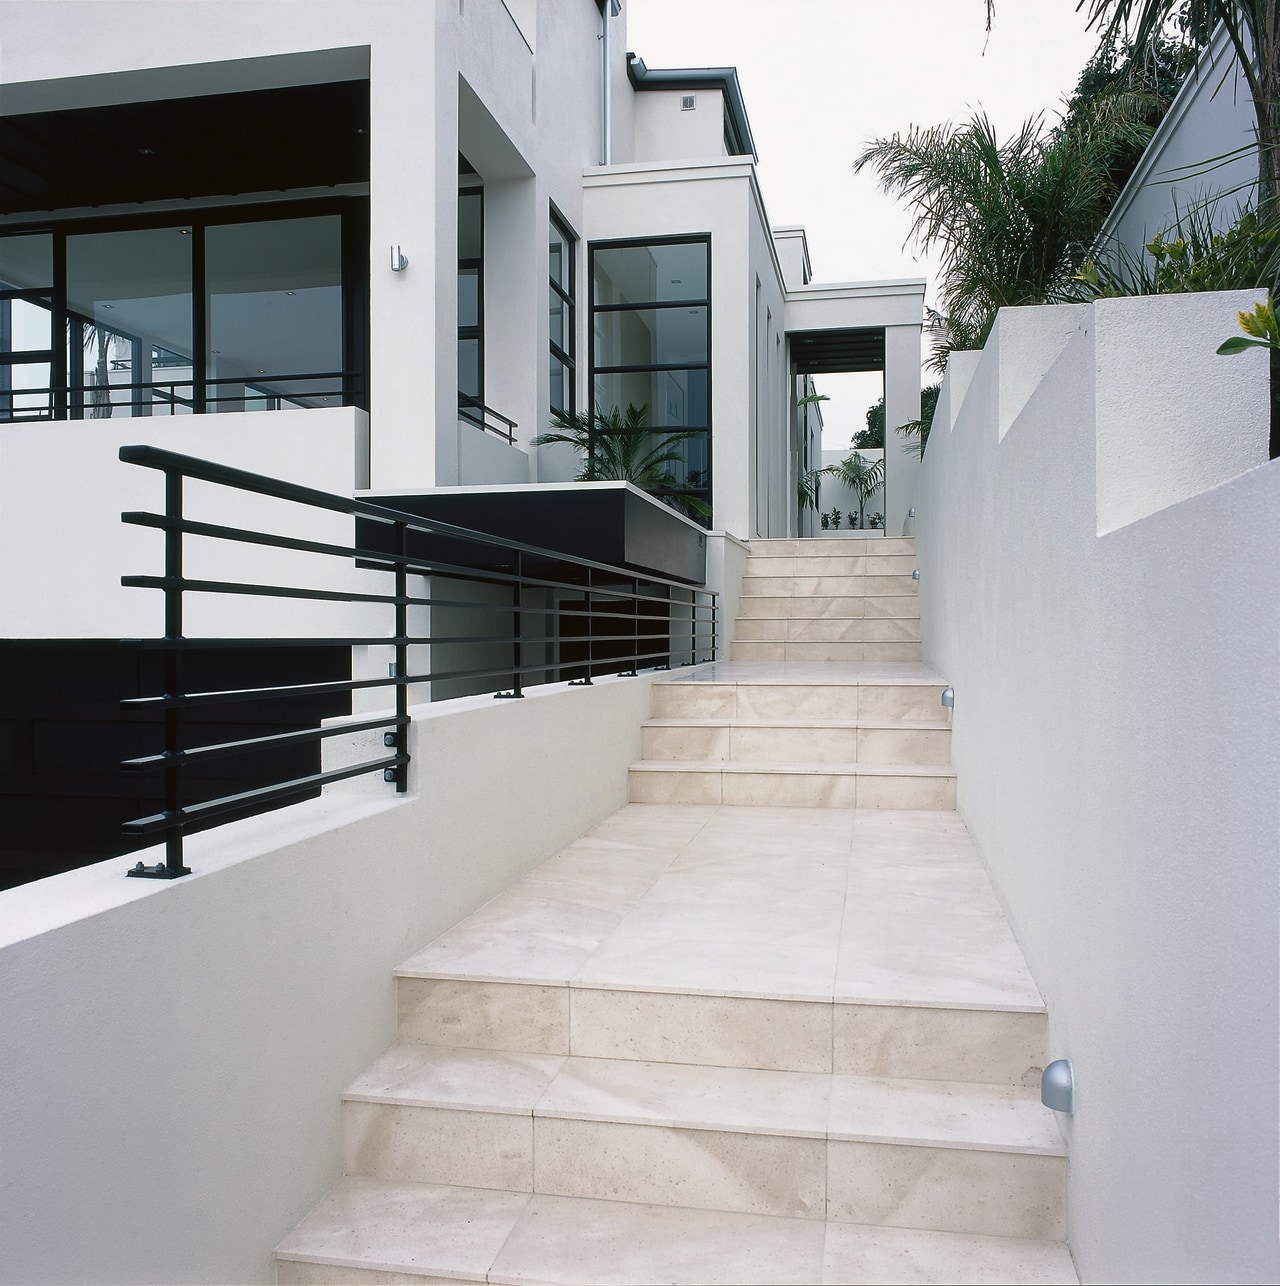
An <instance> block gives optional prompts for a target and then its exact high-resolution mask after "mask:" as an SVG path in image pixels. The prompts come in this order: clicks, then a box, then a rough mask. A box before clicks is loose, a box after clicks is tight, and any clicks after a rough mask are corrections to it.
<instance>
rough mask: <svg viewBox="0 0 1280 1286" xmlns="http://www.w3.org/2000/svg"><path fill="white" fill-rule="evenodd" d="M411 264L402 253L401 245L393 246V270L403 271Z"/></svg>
mask: <svg viewBox="0 0 1280 1286" xmlns="http://www.w3.org/2000/svg"><path fill="white" fill-rule="evenodd" d="M408 266H409V261H408V259H406V258H405V257H404V255H402V254H401V253H400V247H399V246H392V247H391V271H392V272H403V271H404V270H405V269H406V268H407V267H408Z"/></svg>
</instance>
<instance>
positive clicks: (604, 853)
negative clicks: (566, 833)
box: [524, 840, 678, 898]
mask: <svg viewBox="0 0 1280 1286" xmlns="http://www.w3.org/2000/svg"><path fill="white" fill-rule="evenodd" d="M676 852H678V850H675V849H672V848H670V847H663V848H642V847H640V846H638V845H626V844H621V843H618V842H616V841H615V842H609V841H603V840H602V841H601V842H600V843H599V844H591V843H587V842H585V841H583V840H578V841H575V842H574V843H573V844H571V845H569V847H568V848H566V849H564V850H563V851H562V852H560V853H557V854H556V856H555V857H552V858H548V859H547V861H545V862H543V864H542V865H541V866H539V867H537V868H536V869H535V870H534V871H533V872H532V873H531V874H530V875H528V876H527V877H526V878H525V880H524V887H526V888H531V887H533V886H534V885H539V886H543V887H547V888H561V889H565V890H572V891H574V892H577V891H580V890H583V891H584V890H587V889H592V890H596V891H599V892H604V893H607V894H608V895H610V896H612V897H620V898H621V897H630V898H635V897H639V896H640V895H641V894H642V893H643V892H644V891H645V889H647V888H648V887H649V885H650V884H652V883H653V881H654V880H655V879H657V877H658V876H659V875H661V874H662V872H663V871H664V870H666V868H667V867H668V866H670V865H671V863H672V861H673V860H674V857H675V854H676Z"/></svg>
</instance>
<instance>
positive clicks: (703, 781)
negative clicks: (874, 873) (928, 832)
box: [629, 759, 956, 809]
mask: <svg viewBox="0 0 1280 1286" xmlns="http://www.w3.org/2000/svg"><path fill="white" fill-rule="evenodd" d="M629 777H630V785H631V800H632V802H633V803H638V804H738V805H743V806H747V807H774V808H894V809H954V808H955V806H956V778H955V773H954V771H953V770H952V769H951V767H950V766H949V765H946V764H859V763H844V764H835V763H814V762H810V763H804V762H796V763H786V762H777V761H774V762H769V763H763V762H757V763H732V762H725V763H718V762H717V763H708V762H706V761H704V760H675V759H662V760H641V761H640V762H638V763H634V764H632V765H631V767H630V769H629Z"/></svg>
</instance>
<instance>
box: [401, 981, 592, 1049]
mask: <svg viewBox="0 0 1280 1286" xmlns="http://www.w3.org/2000/svg"><path fill="white" fill-rule="evenodd" d="M402 968H403V969H405V970H407V971H408V972H409V973H410V974H411V973H412V970H413V961H412V960H409V961H407V962H406V963H405V965H403V966H402ZM396 993H397V997H398V999H399V1009H400V1029H399V1030H400V1039H401V1040H412V1041H421V1042H422V1043H423V1044H426V1045H451V1046H462V1047H464V1048H467V1049H508V1050H514V1051H517V1052H529V1053H539V1054H567V1053H568V1052H569V989H568V987H542V986H525V985H521V984H519V983H500V982H466V981H460V980H456V979H452V978H443V979H440V978H414V977H412V976H408V977H406V976H400V977H398V978H397V982H396Z"/></svg>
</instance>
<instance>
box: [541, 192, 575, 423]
mask: <svg viewBox="0 0 1280 1286" xmlns="http://www.w3.org/2000/svg"><path fill="white" fill-rule="evenodd" d="M549 226H550V227H551V229H552V231H553V232H555V233H556V234H557V235H558V236H559V238H560V240H561V241H562V242H563V243H564V246H565V258H566V260H567V262H566V263H565V266H564V274H563V275H564V278H565V280H566V281H567V282H568V283H569V289H568V290H565V288H564V287H563V286H562V285H561V284H560V282H558V281H556V279H555V278H554V277H553V276H552V275H551V269H550V263H548V267H547V282H548V285H549V287H550V289H551V291H553V292H554V293H555V294H556V295H558V296H559V298H560V304H561V307H562V309H563V315H564V336H565V339H566V340H567V341H568V342H567V344H565V345H563V346H562V345H560V344H557V343H556V341H555V339H554V338H549V348H550V350H551V360H552V361H553V362H559V363H560V365H561V366H562V367H563V368H564V384H565V386H566V387H567V388H568V390H569V399H568V400H569V405H568V406H565V407H558V406H556V405H555V404H554V403H553V402H552V400H551V390H550V389H548V390H547V406H548V409H549V410H550V412H551V413H552V414H553V415H554V414H555V413H556V412H557V411H562V412H563V413H564V414H566V415H573V414H575V413H576V411H577V409H578V372H577V363H576V361H575V360H574V353H575V352H576V351H577V341H578V319H577V302H576V298H577V284H578V279H577V275H576V274H577V270H578V251H577V245H578V238H577V237H576V236H574V234H573V233H572V232H571V231H570V230H569V225H568V224H567V223H566V222H565V220H564V219H563V218H561V216H560V214H559V212H558V211H557V210H556V208H555V206H552V207H551V217H550V220H549ZM548 298H549V297H548Z"/></svg>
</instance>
